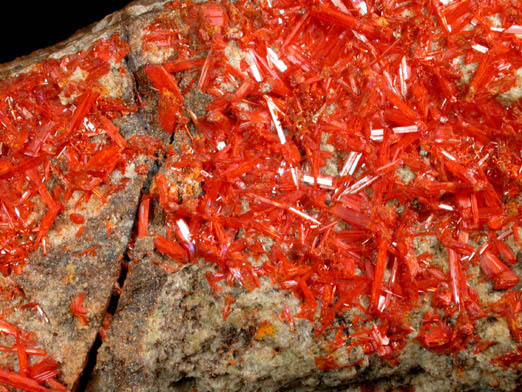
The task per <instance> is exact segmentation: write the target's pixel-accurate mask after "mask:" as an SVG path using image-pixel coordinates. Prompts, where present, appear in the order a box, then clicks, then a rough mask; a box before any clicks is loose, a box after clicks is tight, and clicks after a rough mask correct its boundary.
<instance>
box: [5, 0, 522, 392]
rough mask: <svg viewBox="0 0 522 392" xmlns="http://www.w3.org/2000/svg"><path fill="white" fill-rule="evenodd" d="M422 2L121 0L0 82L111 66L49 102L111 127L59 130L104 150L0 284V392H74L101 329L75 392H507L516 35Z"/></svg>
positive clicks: (513, 308) (459, 9)
mask: <svg viewBox="0 0 522 392" xmlns="http://www.w3.org/2000/svg"><path fill="white" fill-rule="evenodd" d="M446 3H447V2H441V4H438V2H433V4H432V2H429V4H428V2H426V3H425V2H422V1H420V2H414V3H411V4H410V3H408V4H395V2H391V3H390V2H382V4H381V3H379V4H373V3H371V4H370V3H366V2H360V1H350V2H348V1H346V2H344V1H332V2H331V4H330V3H328V4H327V3H326V2H321V1H318V2H313V4H312V3H311V2H310V3H309V2H304V3H303V4H301V3H298V2H292V1H289V2H284V1H280V2H277V4H276V3H274V4H272V2H271V1H268V2H266V3H265V2H264V1H259V2H243V1H238V2H228V1H222V2H208V3H207V2H190V1H179V2H167V1H154V0H138V1H135V2H133V3H131V4H129V6H128V7H126V8H125V9H123V10H122V11H119V12H117V13H114V14H113V15H109V16H107V17H106V18H105V19H104V20H102V21H101V22H99V23H97V24H95V25H93V26H91V27H89V28H88V29H86V30H85V31H82V32H79V33H77V34H76V35H75V36H74V37H72V38H71V39H70V40H68V41H67V42H64V43H61V44H58V45H57V46H55V47H53V48H49V49H45V50H42V51H39V52H36V53H34V54H32V55H30V56H28V57H26V58H22V59H19V60H17V61H15V62H13V63H10V64H6V65H3V66H1V67H0V76H1V78H2V79H3V80H5V81H7V82H9V80H14V79H13V78H15V77H17V75H20V74H22V75H23V74H25V73H31V72H32V71H34V70H35V69H37V70H38V69H39V68H38V67H41V64H46V61H49V59H51V60H57V61H62V62H63V64H62V65H61V67H62V68H64V69H66V68H67V61H65V60H63V59H68V58H69V57H67V56H83V54H84V53H89V48H91V47H93V45H97V44H99V43H100V42H105V41H104V40H109V39H112V38H111V37H115V36H117V37H118V39H119V40H121V41H118V42H121V44H118V45H120V46H119V47H118V46H116V49H121V48H123V47H126V49H127V52H126V53H125V55H124V56H123V57H122V58H121V59H119V61H117V60H114V59H111V60H108V58H110V57H111V56H117V53H118V50H114V52H110V51H109V52H103V54H102V55H101V58H102V59H104V60H103V61H105V62H106V63H107V64H108V65H107V64H103V67H102V65H100V64H98V63H96V64H95V65H97V66H92V67H91V68H89V70H88V71H85V70H82V69H78V70H77V71H75V72H72V73H71V75H69V76H70V80H68V81H61V83H62V85H60V88H61V89H62V91H61V93H60V100H61V102H62V104H63V105H64V108H65V109H64V110H71V111H73V112H74V110H80V109H78V108H82V107H83V106H84V102H88V99H89V95H88V94H86V96H87V98H85V99H84V100H82V99H81V97H82V96H81V94H80V93H81V92H80V93H77V94H76V93H75V94H68V93H67V91H69V90H68V88H69V87H68V86H69V84H68V83H72V84H73V85H74V86H76V84H75V83H79V84H80V85H81V86H84V85H83V84H81V82H82V81H85V80H90V79H88V78H89V74H90V72H92V73H93V75H98V76H99V74H101V75H103V76H102V77H97V78H98V79H99V80H98V79H96V83H99V86H98V87H97V89H98V90H97V92H98V93H99V94H100V95H99V96H100V97H102V98H105V97H110V98H114V99H119V100H120V101H121V105H122V107H124V106H125V105H127V106H125V108H126V109H121V107H120V106H119V103H120V101H118V105H117V104H115V103H114V102H113V103H112V104H113V105H114V107H117V108H118V110H120V111H121V113H119V114H118V115H114V116H113V117H114V118H113V117H110V122H112V123H113V126H110V125H108V129H107V130H106V132H103V133H101V134H93V135H90V133H89V132H95V128H96V127H95V126H94V125H93V124H92V123H90V120H89V116H88V115H89V113H90V112H89V111H88V110H87V111H86V112H85V113H83V117H82V122H81V124H82V125H81V126H82V127H83V128H81V129H82V132H84V133H86V134H87V137H92V139H91V140H95V141H96V143H103V142H105V143H113V144H115V145H116V146H117V148H114V149H113V150H110V151H113V152H114V154H113V155H104V156H103V161H102V162H101V163H99V162H98V161H96V160H95V159H94V160H93V161H90V160H88V159H87V158H85V159H84V160H83V161H81V162H80V163H78V165H81V164H84V165H85V166H86V167H87V169H86V170H85V171H86V172H87V173H88V174H89V175H92V176H97V175H98V172H99V171H100V170H101V169H102V168H105V167H107V166H110V165H111V163H110V162H112V161H115V162H116V161H117V162H119V163H118V165H117V167H114V168H113V169H114V170H112V171H110V172H109V173H108V174H107V176H106V178H104V181H102V182H100V184H99V186H98V187H95V188H93V187H91V188H89V189H88V190H86V191H85V193H86V194H87V193H88V194H89V197H87V198H86V197H85V195H84V194H82V192H80V191H75V192H76V193H74V194H73V195H71V196H70V197H69V198H67V200H65V199H64V200H65V201H66V203H65V205H64V206H63V209H61V210H60V212H59V214H57V216H56V218H55V219H54V221H53V225H52V227H51V228H50V230H49V232H48V233H46V236H45V242H42V244H41V246H38V247H37V249H36V250H35V251H33V252H32V253H31V254H30V255H29V257H28V258H29V260H28V262H27V263H26V264H25V265H24V266H23V269H21V270H18V269H17V268H18V267H17V266H16V265H12V266H11V265H10V266H9V268H12V269H13V271H15V272H17V273H11V274H9V273H7V274H6V275H7V276H5V277H2V279H1V280H0V287H1V290H0V321H1V322H5V323H6V324H5V325H4V324H1V323H0V331H1V332H2V336H1V340H2V341H1V342H0V345H2V347H3V349H0V354H1V355H0V363H1V364H2V368H4V369H9V371H10V372H11V373H9V375H7V376H6V375H4V374H3V373H2V372H0V382H6V380H7V379H10V380H11V382H10V383H9V382H6V385H8V386H9V387H13V388H15V387H16V388H19V389H21V390H31V391H33V390H37V391H44V390H48V389H45V388H44V387H43V385H46V387H48V388H51V389H59V388H60V385H59V384H53V382H56V381H55V380H54V379H55V378H56V380H57V381H59V382H60V383H62V384H63V385H64V386H65V387H67V388H68V389H73V390H74V389H77V388H78V383H79V378H80V376H81V374H82V371H83V369H84V368H85V364H86V361H87V355H88V352H89V350H90V349H91V347H92V346H93V344H94V341H95V338H96V336H97V334H98V333H99V337H100V338H101V339H102V344H101V347H100V348H99V350H98V352H94V353H93V355H95V360H96V363H95V367H94V370H93V372H92V374H91V375H89V377H88V381H87V383H88V385H87V387H86V388H87V390H88V391H90V392H97V391H100V392H102V391H123V392H125V391H129V392H130V391H143V392H144V391H180V392H181V391H187V392H188V391H199V392H203V391H209V392H210V391H231V392H233V391H274V392H275V391H303V392H304V391H325V392H326V391H346V392H348V391H350V392H352V391H359V390H372V388H373V390H376V391H392V390H415V391H497V390H500V391H515V390H518V388H520V384H521V379H522V368H521V365H520V363H521V362H522V360H521V359H522V351H521V349H520V348H519V344H520V343H522V333H521V331H522V327H520V322H521V320H520V314H521V312H522V302H521V297H522V296H521V295H520V288H521V284H520V283H519V280H520V279H519V277H520V276H521V274H522V270H521V268H522V267H521V264H520V260H521V258H522V253H521V250H520V236H521V235H522V230H521V229H520V219H519V212H518V211H519V209H520V196H519V195H520V184H521V182H520V170H519V167H522V166H521V165H520V157H519V156H517V155H516V154H514V153H513V151H515V150H516V148H515V147H514V146H518V145H519V144H520V137H519V135H518V133H520V131H521V130H522V118H521V115H520V113H522V111H521V110H520V102H519V99H520V91H522V90H521V87H520V86H521V80H520V75H521V73H520V69H519V68H520V67H521V66H522V61H520V59H519V57H516V56H515V54H513V61H512V63H509V62H508V61H507V60H506V59H505V57H506V56H507V54H510V53H512V52H514V51H515V49H516V48H517V47H518V46H517V45H519V44H520V42H519V40H520V35H521V34H522V28H521V27H520V25H521V24H522V16H520V15H519V13H518V12H515V11H513V12H508V13H506V12H504V11H505V9H506V7H507V8H509V7H508V6H507V5H506V4H504V3H503V2H498V4H497V3H495V7H496V8H495V10H498V15H493V16H492V15H490V14H491V12H490V10H489V11H488V13H487V17H483V16H482V15H479V14H477V15H475V14H474V13H473V11H472V9H473V7H472V2H469V1H462V2H460V1H459V2H454V3H451V2H450V3H448V4H450V5H449V6H448V4H446ZM491 7H493V6H491ZM514 7H515V6H514ZM273 8H277V9H278V11H277V12H279V14H275V16H274V14H273V12H275V11H273V10H272V9H273ZM368 9H370V12H369V13H368ZM484 12H485V11H484ZM428 14H429V15H430V18H428V17H426V19H425V20H424V22H426V23H428V22H429V23H432V24H433V26H435V27H436V28H433V29H432V30H433V31H431V32H428V31H427V30H428V29H427V28H425V29H424V30H423V27H422V26H420V27H418V28H419V29H420V30H416V29H417V27H415V23H414V22H412V20H413V18H421V15H424V16H422V17H425V16H426V15H428ZM288 15H291V16H288ZM282 18H285V19H284V22H283V19H282ZM497 19H498V20H497ZM288 20H292V21H293V24H290V23H288ZM421 22H422V20H421ZM479 22H480V23H479ZM417 24H418V23H417ZM489 25H491V26H490V27H491V29H490V30H488V31H484V33H483V34H482V36H481V35H478V34H477V33H476V31H477V29H483V28H484V26H489ZM397 26H400V28H396V27H397ZM407 26H408V27H407ZM412 26H413V27H412ZM499 26H504V28H502V29H501V30H499V29H500V27H499ZM508 26H511V27H509V28H507V27H508ZM495 29H497V30H495ZM274 31H275V32H282V34H286V35H284V36H283V37H280V36H277V34H276V33H274ZM496 33H499V34H500V33H502V34H504V33H505V34H511V35H509V37H514V38H513V39H512V42H511V41H509V42H511V45H512V46H508V45H504V44H499V45H498V46H497V47H494V46H493V44H492V41H494V39H492V38H491V35H492V34H496ZM429 34H433V35H432V36H429ZM474 34H477V35H476V36H475V35H474ZM303 37H304V38H303ZM412 37H413V38H412ZM415 37H417V38H415ZM469 37H473V39H474V40H475V41H473V42H468V41H466V40H467V39H468V38H469ZM502 37H504V36H502ZM249 39H252V40H253V41H252V42H251V41H248V40H249ZM300 39H302V41H299V40H300ZM406 39H411V40H413V41H410V43H409V45H411V47H409V48H410V49H408V50H407V51H406V50H405V49H404V48H402V47H401V45H402V42H401V40H406ZM306 40H309V41H311V42H306ZM314 40H316V41H314ZM499 40H500V39H499ZM479 41H480V42H479ZM501 41H502V42H503V43H505V42H507V41H506V39H505V38H502V40H501ZM272 44H273V46H271V45H272ZM255 45H259V48H261V49H259V48H257V47H256V46H255ZM488 45H490V46H491V47H490V48H489V47H488ZM470 48H472V49H473V50H474V51H475V52H470V51H471V50H472V49H470ZM113 49H114V48H113ZM256 50H257V52H256ZM261 50H262V52H260V51H261ZM488 50H490V51H491V52H488ZM283 51H285V53H286V57H285V58H279V57H278V54H277V53H283ZM115 53H116V54H115ZM259 53H262V54H259ZM336 55H339V58H338V59H336V58H335V56H336ZM482 55H483V56H482ZM343 56H344V57H343ZM495 56H497V57H495ZM334 60H336V61H334ZM385 60H386V61H385ZM434 62H435V63H436V64H439V65H433V64H434ZM441 64H442V65H441ZM80 68H81V67H80ZM287 70H290V71H289V72H288V73H286V74H285V72H287ZM289 74H290V76H289ZM395 74H397V75H398V76H395ZM93 78H95V76H93ZM414 78H416V79H415V83H414V82H412V80H413V79H414ZM337 79H338V82H337ZM82 88H84V87H82ZM430 88H431V89H432V90H436V92H435V91H429V89H430ZM430 94H431V95H430ZM78 97H80V98H78ZM285 97H286V98H287V101H285V99H286V98H285ZM429 97H431V98H432V99H433V101H432V102H428V99H429ZM95 100H96V99H95ZM99 102H101V98H100V99H99ZM111 102H112V101H111ZM459 102H466V104H462V106H458V104H459ZM468 103H469V105H468ZM452 105H454V107H455V109H454V111H453V112H452V111H451V109H448V107H450V108H451V107H453V106H452ZM466 105H468V106H466ZM473 105H475V106H473ZM107 107H110V105H109V104H106V103H105V101H103V103H101V104H100V103H98V109H99V110H100V111H103V110H106V108H107ZM130 107H132V110H131V109H128V108H130ZM98 109H97V110H98ZM107 110H108V109H107ZM111 110H116V109H111ZM94 112H95V110H94V109H93V113H91V114H92V115H93V116H94V114H95V113H94ZM105 115H107V114H105ZM107 116H108V115H107ZM28 117H31V116H28ZM498 119H501V121H504V120H505V122H503V123H501V124H495V121H497V120H498ZM0 120H2V118H0ZM83 120H85V121H84V122H83ZM475 120H476V121H475ZM94 122H96V121H94ZM457 123H458V125H457ZM4 125H5V124H4ZM105 125H106V126H107V124H105ZM497 125H498V126H497ZM495 127H496V128H495ZM497 128H498V129H497ZM114 129H116V131H115V130H114ZM2 131H3V130H2ZM0 136H2V135H1V134H0ZM0 140H3V139H0ZM42 143H45V141H43V142H42ZM411 146H414V147H413V148H412V147H411ZM2 148H3V147H2V143H1V142H0V152H1V153H4V150H5V148H4V150H2ZM64 151H65V150H64ZM96 151H98V150H96V149H91V150H89V151H88V152H89V153H90V154H95V153H96ZM99 151H101V149H100V150H99ZM29 152H30V153H32V152H34V151H33V150H29ZM67 154H70V152H64V154H56V156H54V157H53V159H52V160H50V161H51V163H50V164H49V165H56V167H58V168H59V169H60V170H61V169H63V167H64V166H67V165H72V163H71V162H73V161H74V160H73V158H70V155H67ZM125 154H127V155H125ZM64 155H66V158H67V162H66V163H64V162H62V161H63V160H64V158H63V156H64ZM122 156H124V157H125V159H123V160H122V159H121V157H122ZM397 157H400V159H399V158H397ZM0 158H1V156H0ZM99 159H102V158H99ZM118 159H119V160H118ZM91 162H93V163H92V165H94V166H89V165H91ZM1 163H2V161H0V164H1ZM73 163H74V162H73ZM93 167H94V168H95V169H96V170H95V169H93ZM483 167H487V169H483ZM2 170H3V169H2V166H1V165H0V180H2V178H3V177H2V176H3V175H4V174H5V173H4V172H3V171H2ZM38 170H40V169H38ZM49 170H51V169H46V168H45V167H42V168H41V172H42V173H43V174H41V175H42V179H43V178H45V181H43V180H42V181H41V182H42V183H44V182H45V183H46V186H48V187H49V194H51V195H52V197H53V198H56V199H59V198H60V191H61V188H60V187H59V186H58V185H57V184H60V181H64V180H63V178H61V177H60V176H58V175H56V177H52V176H51V177H52V180H49V181H48V179H49V178H50V177H49V174H48V173H47V172H48V171H49ZM517 170H518V172H517ZM46 171H47V172H46ZM57 172H59V170H58V171H57ZM7 173H9V172H7ZM45 173H47V174H45ZM38 174H40V173H38ZM31 175H34V173H33V174H31ZM28 176H29V174H28ZM33 182H35V181H33ZM66 185H67V184H66V181H65V182H64V184H63V186H64V187H65V186H66ZM86 189H87V188H86ZM499 189H501V190H503V193H502V192H500V193H499ZM0 191H2V189H1V188H0ZM36 193H39V195H36ZM62 193H64V192H62ZM45 195H46V193H45V192H43V191H41V189H40V191H39V192H35V195H33V196H34V197H35V198H36V199H37V201H36V202H35V203H39V204H38V205H39V207H40V208H39V209H35V214H34V215H35V216H36V218H38V217H39V218H40V219H41V218H42V216H44V214H45V213H46V211H47V210H46V208H47V207H46V205H47V206H48V207H49V206H51V203H50V202H48V200H47V201H46V196H45ZM104 195H105V196H104ZM38 197H41V198H42V199H43V200H40V199H38ZM49 197H51V196H49ZM0 202H2V200H0ZM2 203H3V202H2ZM212 203H214V204H212ZM49 208H51V207H49ZM0 214H3V215H0V218H1V219H0V224H1V225H4V226H7V223H5V222H7V221H8V220H7V219H4V215H5V216H7V217H9V218H12V216H14V215H12V214H9V212H7V213H4V212H2V211H0ZM71 214H73V215H71ZM74 214H77V215H78V214H79V215H80V216H81V218H80V217H78V216H76V215H74ZM445 214H446V215H445ZM36 218H34V219H36ZM83 219H84V220H85V222H84V223H81V222H83ZM4 221H5V222H4ZM187 222H188V223H187ZM325 222H326V223H325ZM412 222H413V223H412ZM1 225H0V229H2V228H3V227H4V226H1ZM80 225H81V227H82V229H81V230H82V231H81V232H80V233H79V232H78V230H79V228H80ZM312 237H313V238H315V239H313V240H312V239H311V238H312ZM31 238H32V237H31ZM0 245H1V244H0ZM38 245H40V244H38ZM2 246H3V245H2ZM0 257H5V258H6V260H8V259H7V256H5V253H2V256H0ZM281 260H284V262H282V261H281ZM6 264H8V262H6ZM282 265H283V266H284V267H282ZM317 265H320V267H317ZM6 268H8V267H6ZM122 268H125V269H126V270H128V273H127V274H126V279H125V282H124V284H123V286H122V287H121V288H120V287H118V285H117V281H118V278H119V277H120V273H121V269H122ZM283 269H285V270H284V271H282V270H283ZM8 271H9V270H8ZM335 271H337V272H335ZM113 293H115V295H119V300H118V302H117V307H116V309H115V313H114V315H109V314H107V307H108V304H109V301H110V300H111V296H112V295H113ZM78 301H79V302H78ZM82 301H83V302H82ZM113 302H114V297H113ZM109 321H110V323H109ZM13 326H16V328H19V330H17V329H14V328H15V327H13ZM100 328H101V329H100ZM21 331H24V333H22V332H21ZM25 332H27V333H32V335H29V334H25ZM31 350H32V351H31ZM21 351H23V352H25V351H27V354H24V353H23V352H22V353H21ZM27 356H29V359H27ZM42 356H45V357H46V358H49V361H51V359H50V358H52V361H56V362H49V363H50V364H49V363H48V364H47V365H46V366H47V367H48V368H49V369H52V371H51V373H52V375H51V376H49V377H47V379H41V378H40V379H39V378H38V377H46V376H42V375H41V374H39V373H38V372H37V370H38V369H39V368H38V366H36V363H37V361H38V360H39V359H40V357H42ZM24 358H26V359H24ZM26 360H28V361H29V362H28V363H24V361H26ZM35 369H37V370H35ZM15 372H19V373H20V374H21V375H22V376H23V377H24V380H25V381H24V382H25V383H26V384H24V382H22V381H20V380H19V379H17V378H16V376H15V375H14V373H15ZM9 377H10V378H9ZM29 379H31V382H32V383H33V384H29V382H30V381H29ZM49 379H50V380H49ZM46 381H47V384H45V382H46ZM35 383H36V384H35ZM81 387H82V388H83V386H81ZM39 388H41V389H39Z"/></svg>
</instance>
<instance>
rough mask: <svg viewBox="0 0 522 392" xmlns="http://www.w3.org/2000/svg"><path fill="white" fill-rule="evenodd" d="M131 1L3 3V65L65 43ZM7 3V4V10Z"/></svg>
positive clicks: (0, 23)
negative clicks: (79, 31) (78, 31)
mask: <svg viewBox="0 0 522 392" xmlns="http://www.w3.org/2000/svg"><path fill="white" fill-rule="evenodd" d="M130 2H131V0H105V1H95V0H69V1H68V2H61V1H53V0H36V1H34V0H29V1H25V0H3V1H2V7H0V63H5V62H8V61H11V60H14V59H15V58H16V57H19V56H23V55H27V54H29V53H31V52H33V51H34V50H37V49H42V48H45V47H47V46H51V45H53V44H55V43H58V42H60V41H63V40H65V39H67V38H69V37H70V36H71V35H73V34H74V33H75V32H76V31H77V30H79V29H81V28H83V27H87V26H88V25H90V24H91V23H93V22H97V21H99V20H100V19H102V18H103V17H104V16H106V15H108V14H110V13H111V12H114V11H117V10H119V9H121V8H123V7H124V6H125V5H127V4H128V3H130ZM4 3H7V4H5V5H6V6H5V7H4Z"/></svg>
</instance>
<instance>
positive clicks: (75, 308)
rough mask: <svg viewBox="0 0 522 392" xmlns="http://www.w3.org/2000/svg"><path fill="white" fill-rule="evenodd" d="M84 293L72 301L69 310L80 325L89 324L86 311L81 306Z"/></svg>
mask: <svg viewBox="0 0 522 392" xmlns="http://www.w3.org/2000/svg"><path fill="white" fill-rule="evenodd" d="M86 296H87V294H86V293H80V294H78V295H77V296H76V297H75V298H74V299H73V301H72V303H71V306H70V309H71V313H72V314H73V315H74V317H76V318H77V319H78V320H80V322H81V323H82V325H88V324H89V318H88V317H87V309H85V307H84V306H83V302H84V301H85V297H86Z"/></svg>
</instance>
